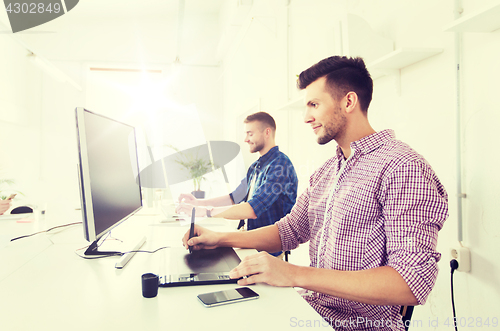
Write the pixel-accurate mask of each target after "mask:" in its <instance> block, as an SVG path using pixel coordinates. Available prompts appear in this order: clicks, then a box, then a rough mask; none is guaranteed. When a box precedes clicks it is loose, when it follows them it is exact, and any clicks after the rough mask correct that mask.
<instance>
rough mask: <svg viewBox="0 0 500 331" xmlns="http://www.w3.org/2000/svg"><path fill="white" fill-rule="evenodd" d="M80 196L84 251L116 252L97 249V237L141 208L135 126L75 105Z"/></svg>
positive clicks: (100, 253)
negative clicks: (86, 242)
mask: <svg viewBox="0 0 500 331" xmlns="http://www.w3.org/2000/svg"><path fill="white" fill-rule="evenodd" d="M75 113H76V129H77V142H78V151H79V154H78V157H79V165H78V169H79V179H80V198H81V206H82V216H83V230H84V235H85V239H87V240H88V241H90V242H92V243H91V244H90V246H89V247H88V249H87V250H86V251H85V255H115V254H119V253H120V252H104V251H99V250H98V246H99V245H98V242H99V240H100V239H101V238H102V237H103V236H104V235H105V234H106V233H108V232H109V231H110V230H111V229H113V228H115V227H116V226H118V225H119V224H121V223H122V222H123V221H125V220H126V219H128V218H129V217H130V216H132V215H133V214H135V213H136V212H137V211H138V210H139V209H141V208H142V195H141V183H140V177H139V162H138V158H137V144H136V135H135V129H134V127H132V126H130V125H127V124H124V123H121V122H118V121H116V120H113V119H111V118H108V117H106V116H102V115H99V114H96V113H93V112H91V111H88V110H86V109H83V108H76V110H75Z"/></svg>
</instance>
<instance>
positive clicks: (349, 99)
mask: <svg viewBox="0 0 500 331" xmlns="http://www.w3.org/2000/svg"><path fill="white" fill-rule="evenodd" d="M344 102H345V110H346V112H347V113H351V112H352V111H353V110H354V109H355V108H356V106H357V105H358V103H359V99H358V95H357V94H356V92H352V91H351V92H348V93H347V94H346V95H345V97H344Z"/></svg>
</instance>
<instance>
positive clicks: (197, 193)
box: [191, 191, 205, 199]
mask: <svg viewBox="0 0 500 331" xmlns="http://www.w3.org/2000/svg"><path fill="white" fill-rule="evenodd" d="M191 194H192V195H194V197H195V198H196V199H205V191H193V192H191Z"/></svg>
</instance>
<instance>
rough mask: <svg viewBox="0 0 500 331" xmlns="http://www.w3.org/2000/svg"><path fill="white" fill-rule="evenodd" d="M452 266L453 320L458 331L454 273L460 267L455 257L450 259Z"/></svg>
mask: <svg viewBox="0 0 500 331" xmlns="http://www.w3.org/2000/svg"><path fill="white" fill-rule="evenodd" d="M450 267H451V307H452V308H453V322H454V324H455V331H458V324H457V315H456V313H455V299H454V296H453V273H454V272H455V270H456V269H458V261H457V260H455V259H453V260H451V261H450Z"/></svg>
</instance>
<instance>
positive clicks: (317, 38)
mask: <svg viewBox="0 0 500 331" xmlns="http://www.w3.org/2000/svg"><path fill="white" fill-rule="evenodd" d="M491 3H495V1H464V10H465V11H464V14H467V13H471V12H473V11H474V10H477V9H480V8H482V7H485V6H487V5H488V4H491ZM344 4H345V5H346V7H345V8H344V9H342V7H341V6H340V5H337V6H334V5H333V4H332V3H331V2H326V1H307V2H305V1H300V0H296V1H293V0H292V1H291V3H290V6H289V8H288V10H289V15H290V16H289V25H290V29H289V35H288V36H287V31H286V30H287V29H286V26H287V8H286V7H285V5H284V2H283V1H266V2H264V1H254V8H253V11H252V12H251V13H250V16H253V17H254V19H253V22H252V23H251V25H250V27H249V28H248V31H246V32H245V35H244V37H243V39H242V41H241V42H240V44H239V46H238V49H237V50H236V51H234V57H233V58H230V59H229V60H228V59H225V61H224V76H223V79H224V87H223V89H224V93H223V96H224V114H225V116H226V121H227V122H226V123H227V124H230V123H231V124H234V123H235V122H238V121H239V120H241V118H242V117H244V114H246V113H249V112H253V111H256V109H257V108H255V107H256V106H257V105H258V104H260V105H261V108H260V109H262V110H265V111H268V112H270V113H271V114H272V115H273V116H275V117H276V120H277V125H278V133H279V134H278V139H277V143H278V145H280V147H283V148H282V150H285V152H286V153H287V154H288V155H289V156H290V157H291V159H292V162H293V163H294V166H295V168H296V169H297V172H298V174H299V180H300V183H301V184H300V186H299V189H302V188H303V187H304V184H305V183H304V182H305V181H307V178H308V176H309V175H310V174H311V173H312V171H313V170H314V169H315V168H316V167H317V166H319V165H320V164H321V163H322V162H323V160H324V159H325V158H327V157H328V156H332V155H333V153H334V149H335V146H334V145H331V144H328V145H326V146H321V147H320V146H318V145H317V144H316V143H315V140H314V138H313V137H312V134H311V133H310V130H309V128H308V127H307V126H306V125H305V124H304V123H303V122H302V115H303V114H302V112H301V110H297V109H296V108H293V109H292V108H290V109H288V110H280V111H278V110H277V109H278V108H280V105H282V104H285V103H286V102H287V101H289V100H293V99H294V98H295V97H296V96H297V95H298V94H297V93H296V92H295V91H293V89H291V90H287V86H289V87H293V86H294V84H295V75H296V74H298V73H300V71H302V70H304V69H306V68H307V67H309V66H310V65H312V64H314V63H316V62H317V61H319V60H320V59H322V58H325V57H327V56H330V55H334V54H338V52H339V50H341V48H339V40H338V39H339V32H338V26H339V23H338V21H339V20H343V19H345V14H346V13H347V12H348V13H351V14H355V15H358V16H360V17H361V18H363V19H364V20H366V22H367V23H368V24H369V25H370V26H371V29H372V30H373V33H375V34H376V35H378V36H379V37H380V38H382V39H387V40H389V41H392V43H393V47H394V49H397V48H400V47H434V48H436V47H437V48H442V49H443V52H441V53H439V54H438V55H435V56H433V57H431V58H428V59H425V60H423V61H421V62H418V63H415V64H413V65H410V66H408V67H405V68H403V69H402V70H401V71H400V73H395V74H391V75H388V76H384V77H381V78H379V79H376V80H375V82H374V98H373V101H372V104H371V107H370V109H369V112H368V114H369V119H370V122H371V123H372V125H373V126H374V128H375V129H376V130H383V129H386V128H392V129H394V130H395V131H396V135H397V137H398V138H399V139H401V140H403V141H405V142H407V143H409V144H410V145H411V146H412V147H413V148H415V149H416V150H417V151H418V152H419V153H421V154H422V155H424V157H426V159H427V160H428V161H429V162H430V164H431V165H432V166H433V168H434V170H435V171H436V173H437V175H438V176H439V178H440V179H441V181H442V182H443V184H444V185H445V187H446V188H447V191H448V193H449V202H450V204H449V210H450V217H449V219H448V220H447V222H446V224H445V226H444V228H443V230H442V231H441V232H440V236H439V242H438V250H439V251H440V252H441V253H442V259H441V261H440V263H439V266H440V270H441V271H440V273H439V277H438V280H437V284H436V286H435V289H434V291H433V292H432V293H431V295H430V297H429V299H428V302H427V303H426V305H425V306H422V307H417V308H416V310H415V313H414V317H413V319H414V320H415V321H417V320H420V321H422V323H423V324H422V327H421V328H419V329H424V330H425V329H429V330H433V329H436V330H439V329H442V328H444V327H446V326H445V325H443V323H444V322H445V321H446V318H448V317H451V316H452V312H451V299H450V268H449V260H450V257H449V248H450V247H451V246H453V245H455V246H456V245H457V244H458V243H457V203H456V195H457V189H456V141H457V136H456V132H455V119H456V114H455V65H454V61H455V60H454V59H455V53H454V38H453V33H449V32H443V29H442V28H443V26H444V25H446V24H447V23H449V22H451V21H452V20H453V6H454V2H453V1H449V0H441V1H435V0H426V1H418V2H402V1H396V0H387V1H376V2H374V1H369V0H362V1H353V2H345V3H344ZM338 10H344V11H343V12H339V11H338ZM346 10H347V11H346ZM270 15H271V16H274V18H275V20H274V22H275V30H276V33H274V34H273V33H270V30H269V29H266V28H264V27H262V25H261V24H260V23H257V22H256V20H257V21H258V19H256V17H259V16H266V17H268V16H270ZM267 20H268V21H269V20H271V19H269V18H267ZM271 21H272V20H271ZM358 37H359V39H360V40H362V39H363V38H362V36H358ZM287 38H288V39H287ZM356 39H358V38H356ZM287 40H288V45H287ZM343 42H344V44H343V46H344V51H345V46H346V45H347V46H348V45H349V44H348V43H347V44H345V43H346V40H345V39H344V41H343ZM351 42H353V43H354V42H355V40H351ZM353 46H354V45H353ZM354 48H355V47H353V48H352V49H354ZM287 49H289V50H290V53H289V54H288V57H287V56H286V50H287ZM371 51H372V52H376V51H378V50H377V49H372V50H371ZM366 52H367V53H364V54H351V55H361V56H364V57H366V58H370V59H373V54H372V53H370V49H368V50H366ZM499 55H500V30H497V31H495V32H492V33H477V34H471V33H466V34H464V39H463V66H462V68H463V90H462V99H463V110H462V115H461V118H462V121H463V125H462V129H461V132H462V138H461V139H462V140H461V146H462V155H461V158H462V160H463V183H464V185H463V186H464V188H463V191H464V192H465V193H466V194H467V198H466V199H465V200H464V213H463V215H464V241H463V244H464V245H465V246H467V247H469V248H470V250H471V254H472V270H471V272H470V273H459V272H456V273H455V303H456V309H457V314H458V317H459V318H462V317H465V318H466V321H467V324H468V323H469V322H470V321H471V319H472V318H474V323H476V322H477V321H478V319H481V318H482V321H485V320H486V318H488V317H489V318H490V323H491V322H492V321H491V319H492V318H493V317H498V316H496V314H497V312H498V310H499V308H500V296H499V295H498V294H499V293H500V284H499V283H498V282H495V279H498V275H496V274H497V273H498V269H499V267H500V263H499V262H497V259H496V255H497V254H496V250H495V248H498V247H499V245H498V236H499V233H500V223H499V222H498V216H497V215H498V207H497V206H498V203H497V201H498V198H499V193H498V192H497V190H496V186H497V185H498V184H499V183H500V180H499V175H498V166H497V164H498V159H499V157H498V155H496V153H495V152H496V150H498V148H497V147H496V142H495V132H496V130H495V129H496V126H497V125H498V123H500V121H499V117H500V115H499V110H500V101H499V100H498V98H497V97H496V94H498V93H497V91H496V88H497V87H498V82H497V77H498V76H499V74H500V73H499V70H500V65H499V63H498V58H499ZM287 61H288V65H287ZM287 68H288V71H287ZM399 75H400V76H399ZM398 76H399V77H398ZM259 102H260V103H259ZM284 114H286V115H284ZM227 128H228V129H227V130H226V137H231V138H229V139H235V138H232V137H238V136H237V133H238V131H237V130H235V129H234V128H235V126H234V125H233V126H230V125H227ZM236 129H238V127H237V126H236ZM284 129H285V130H284ZM280 130H283V131H284V132H283V131H281V132H280ZM243 148H244V147H243ZM253 159H255V156H252V155H247V156H246V161H247V163H248V162H250V161H252V160H253ZM247 165H248V164H247ZM301 256H302V255H301ZM302 257H303V256H302ZM291 259H292V261H294V255H292V256H291ZM300 262H303V261H300ZM436 318H438V319H439V322H440V327H433V326H432V325H431V326H429V320H433V321H434V320H435V319H436ZM463 322H465V320H464V321H463Z"/></svg>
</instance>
